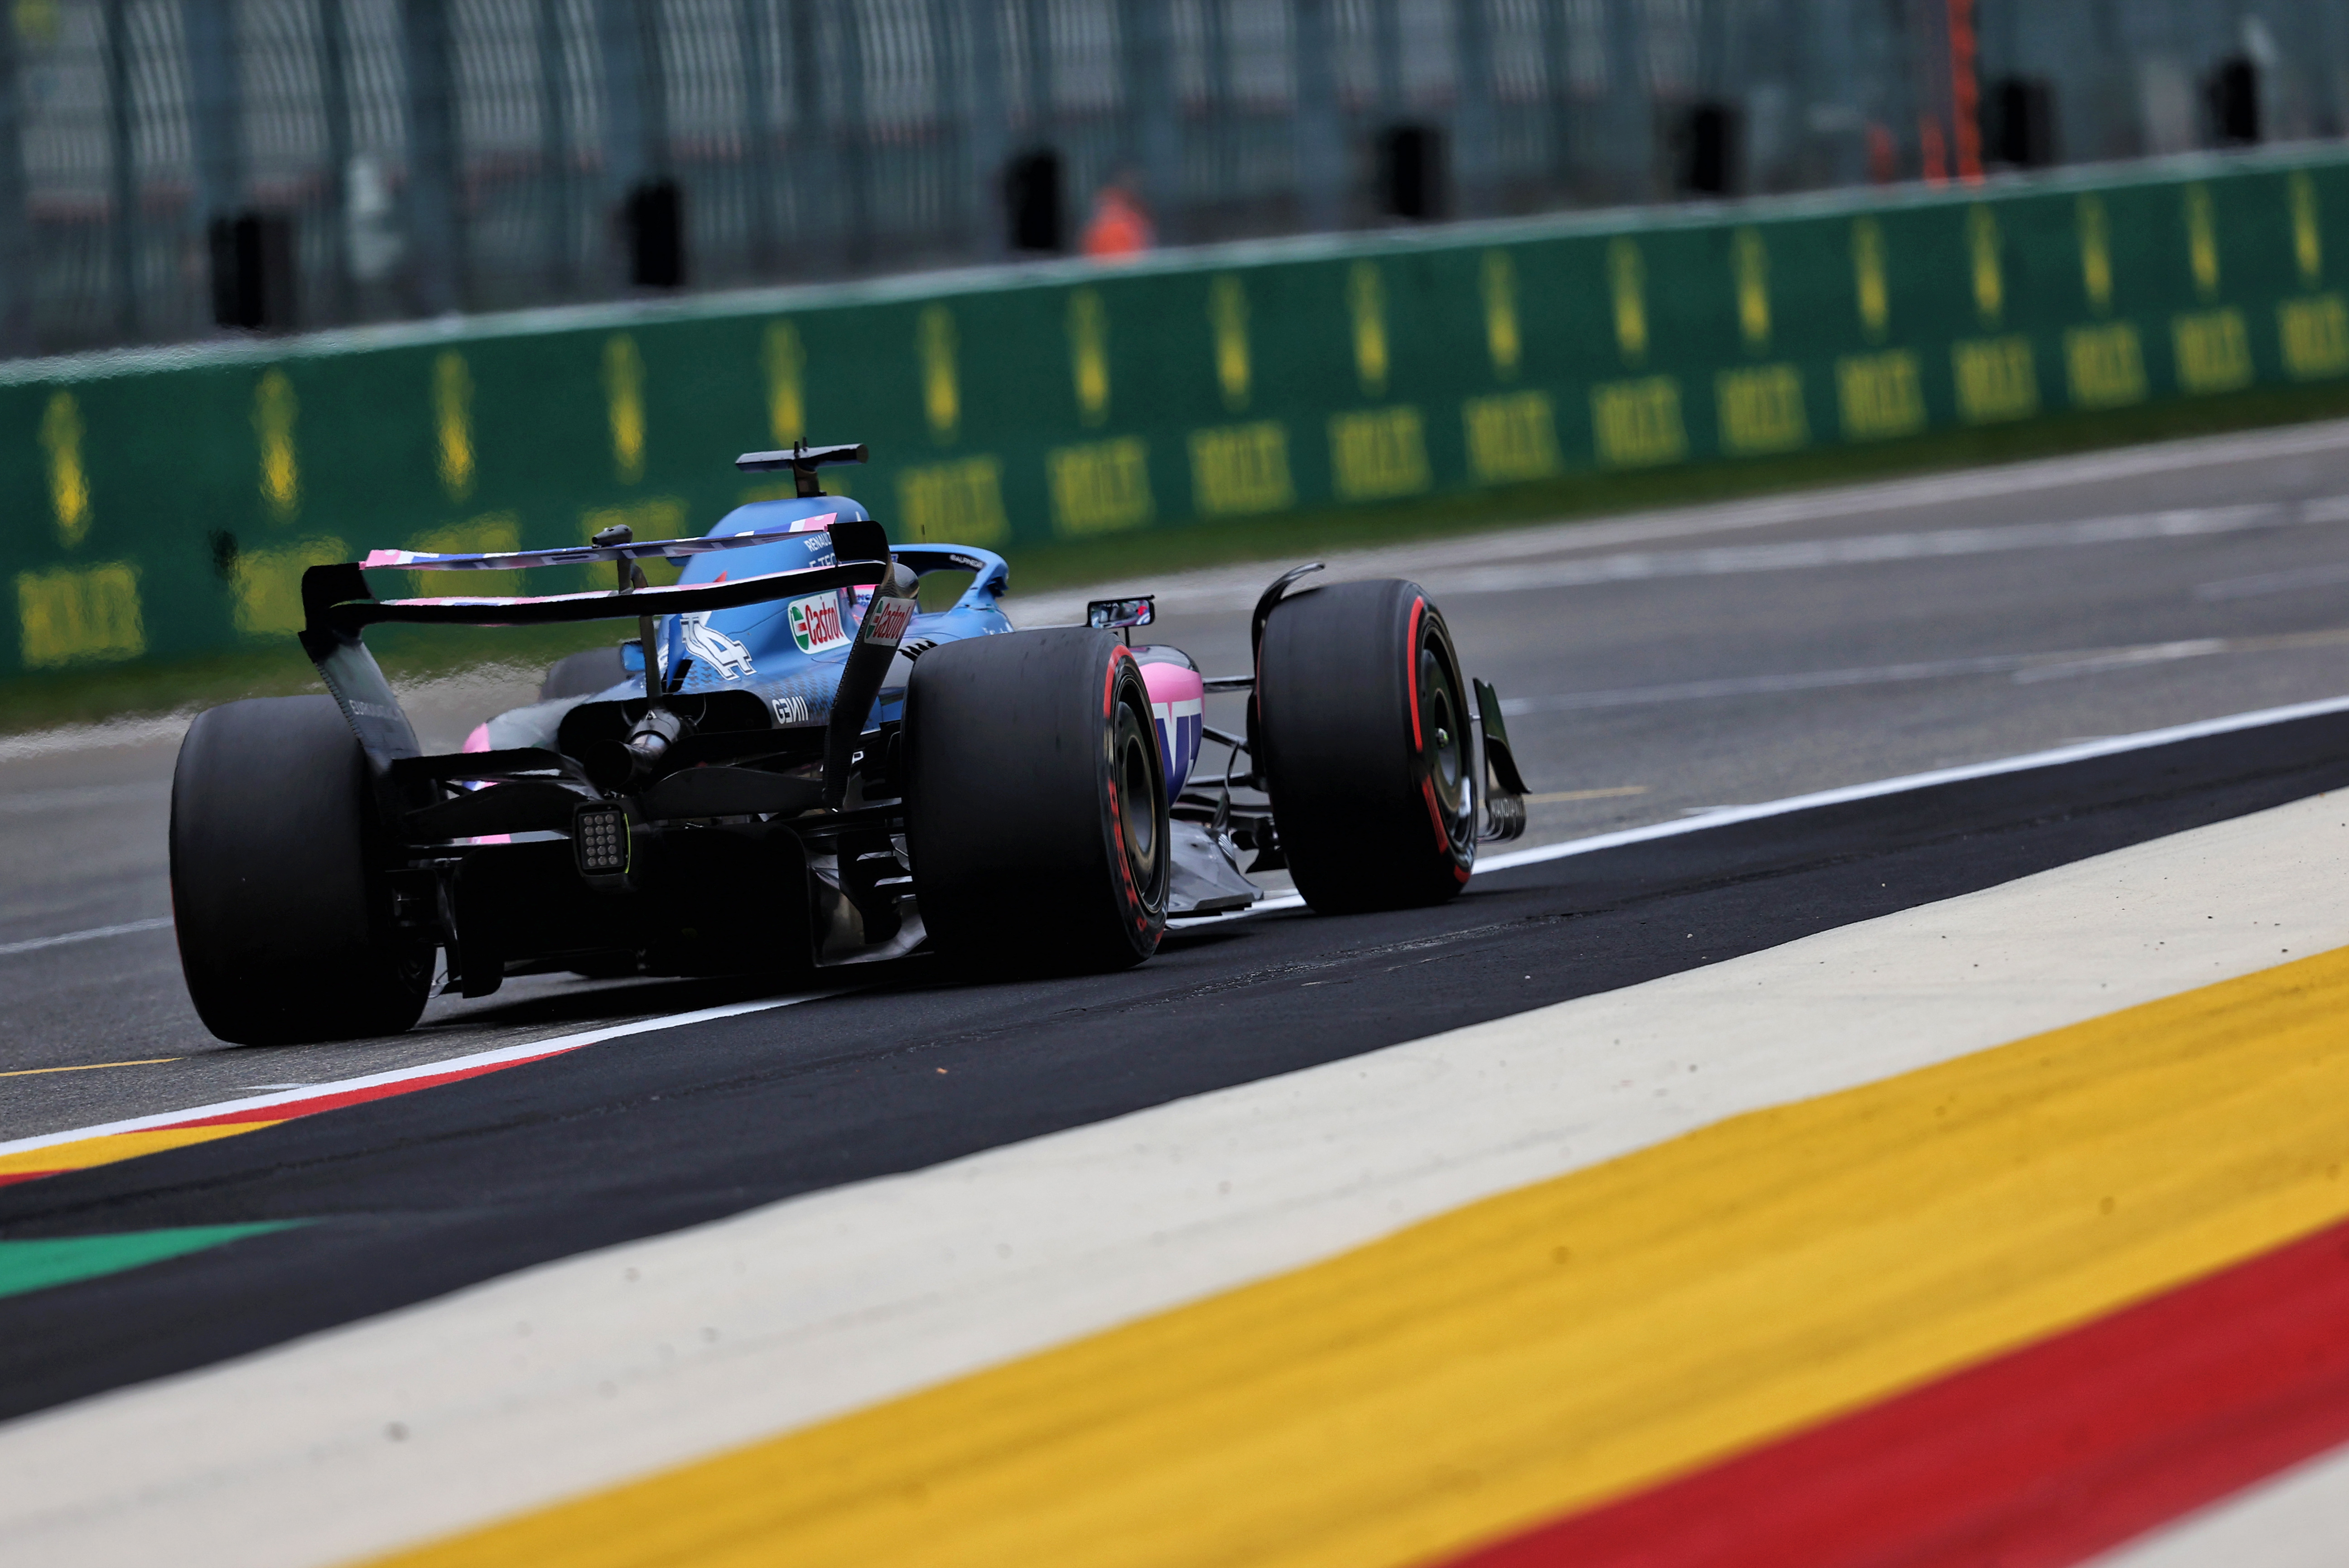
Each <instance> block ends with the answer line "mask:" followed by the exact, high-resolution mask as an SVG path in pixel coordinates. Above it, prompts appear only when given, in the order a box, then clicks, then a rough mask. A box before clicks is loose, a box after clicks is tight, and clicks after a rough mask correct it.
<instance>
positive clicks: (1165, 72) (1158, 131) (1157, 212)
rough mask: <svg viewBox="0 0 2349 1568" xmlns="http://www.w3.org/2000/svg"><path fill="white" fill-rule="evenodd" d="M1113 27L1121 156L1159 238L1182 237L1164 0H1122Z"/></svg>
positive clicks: (1168, 13)
mask: <svg viewBox="0 0 2349 1568" xmlns="http://www.w3.org/2000/svg"><path fill="white" fill-rule="evenodd" d="M1120 12H1121V14H1120V16H1119V17H1118V24H1119V26H1118V30H1119V32H1121V33H1122V34H1123V35H1124V36H1123V42H1124V45H1125V81H1126V92H1127V94H1128V100H1127V103H1126V122H1127V125H1128V126H1129V128H1130V129H1129V130H1128V133H1127V134H1128V136H1129V138H1130V140H1131V142H1132V145H1131V147H1130V148H1129V150H1128V153H1127V156H1128V157H1129V158H1130V159H1132V161H1133V162H1134V163H1135V164H1136V165H1137V166H1138V167H1139V168H1140V170H1141V173H1142V185H1143V193H1144V196H1145V199H1146V201H1147V202H1148V205H1149V208H1150V212H1151V213H1152V216H1153V217H1154V220H1155V221H1156V223H1157V227H1158V236H1159V240H1160V242H1161V243H1162V244H1164V243H1167V242H1172V241H1177V240H1180V239H1182V238H1184V237H1185V229H1186V225H1185V221H1184V219H1185V213H1184V202H1183V157H1182V140H1181V139H1182V131H1181V128H1180V127H1179V126H1178V124H1177V123H1176V120H1175V118H1174V14H1173V12H1174V8H1173V7H1172V6H1170V5H1167V4H1166V3H1165V0H1125V3H1124V4H1123V5H1122V6H1121V7H1120Z"/></svg>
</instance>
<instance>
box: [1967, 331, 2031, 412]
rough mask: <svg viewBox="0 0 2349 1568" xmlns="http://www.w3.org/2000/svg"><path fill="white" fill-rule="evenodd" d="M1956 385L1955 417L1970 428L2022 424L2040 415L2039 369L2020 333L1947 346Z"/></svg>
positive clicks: (1980, 338)
mask: <svg viewBox="0 0 2349 1568" xmlns="http://www.w3.org/2000/svg"><path fill="white" fill-rule="evenodd" d="M1950 369H1951V374H1952V375H1953V376H1954V377H1955V378H1956V379H1957V385H1958V417H1959V418H1960V419H1961V420H1963V421H1966V423H1968V424H1970V425H1986V424H1992V423H1995V422H1996V421H2000V420H2025V419H2029V418H2030V417H2031V416H2032V415H2033V414H2035V413H2037V412H2038V411H2039V368H2038V365H2037V363H2036V362H2035V361H2034V360H2033V356H2032V350H2031V339H2030V338H2029V337H2025V336H2023V334H2022V333H2020V332H2015V333H2010V334H2008V335H2007V336H2005V337H1971V338H1965V339H1962V340H1961V341H1959V342H1956V343H1952V344H1951V345H1950Z"/></svg>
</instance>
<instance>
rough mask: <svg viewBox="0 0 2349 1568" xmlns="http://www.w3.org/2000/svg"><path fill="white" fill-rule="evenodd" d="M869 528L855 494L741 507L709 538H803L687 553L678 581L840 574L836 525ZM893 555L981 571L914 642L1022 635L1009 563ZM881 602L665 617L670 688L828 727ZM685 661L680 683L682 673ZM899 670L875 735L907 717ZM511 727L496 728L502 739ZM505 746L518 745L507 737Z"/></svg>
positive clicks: (928, 618)
mask: <svg viewBox="0 0 2349 1568" xmlns="http://www.w3.org/2000/svg"><path fill="white" fill-rule="evenodd" d="M869 520H870V519H869V514H867V513H866V512H865V510H864V506H863V505H862V504H859V503H857V502H855V501H853V500H851V499H849V498H848V497H846V496H844V495H826V496H818V497H814V498H811V499H807V500H794V501H757V502H752V503H750V504H748V505H745V506H739V507H737V508H735V509H734V510H733V511H732V512H730V513H728V514H726V516H725V517H724V518H722V519H721V520H720V521H719V524H718V525H717V526H716V527H714V528H712V529H710V531H709V537H711V538H720V537H725V536H728V535H737V534H740V533H743V532H746V531H750V530H757V531H760V532H762V533H763V532H768V531H771V530H775V529H778V528H797V529H799V530H801V531H800V532H797V533H792V534H789V535H786V536H784V537H782V538H781V539H778V540H776V541H774V542H773V543H771V544H760V545H750V546H747V547H745V548H743V549H740V550H730V551H728V552H726V553H725V554H723V555H708V556H691V557H688V560H687V563H686V566H685V569H684V570H683V571H682V572H680V573H679V574H678V586H679V587H690V586H694V585H698V584H705V583H717V582H719V581H721V580H724V579H727V578H729V577H733V578H740V577H745V576H763V575H766V574H769V573H779V572H794V571H799V570H802V569H804V568H809V567H818V566H830V565H832V563H833V545H832V535H831V534H830V533H829V531H828V525H829V524H833V523H835V522H841V523H861V522H866V521H869ZM891 554H892V555H893V556H895V558H896V560H897V561H898V563H899V564H900V565H902V566H907V567H909V568H911V569H912V570H913V571H914V572H915V573H916V575H920V576H927V575H928V574H930V573H932V572H968V573H970V574H971V582H970V586H969V587H968V588H966V589H965V590H964V591H963V594H962V597H960V598H958V599H957V600H956V601H955V603H954V604H953V605H952V606H950V607H947V608H946V609H943V610H938V611H936V612H932V613H928V614H924V613H920V612H916V614H915V616H914V618H913V621H912V623H911V625H910V626H909V627H908V628H907V630H906V633H905V641H906V643H908V644H911V645H915V646H920V645H924V644H933V643H940V642H954V641H958V640H960V639H964V638H967V637H988V636H992V635H994V634H996V633H999V632H1007V631H1009V630H1010V629H1012V628H1011V621H1010V618H1009V617H1007V616H1006V615H1005V614H1004V613H1003V609H1002V607H1001V605H1000V604H999V602H998V601H999V598H1000V597H1001V595H1002V594H1003V592H1004V590H1005V588H1006V587H1008V586H1009V579H1010V567H1009V566H1007V565H1006V564H1005V562H1004V560H1003V557H1002V556H998V555H996V554H995V553H994V552H993V551H990V550H980V549H974V548H971V547H968V546H965V545H895V546H894V547H893V548H892V550H891ZM870 597H871V593H870V590H869V589H862V588H851V587H841V588H830V589H823V590H819V591H818V592H816V593H812V594H806V595H801V596H798V597H792V598H789V599H778V600H771V601H769V602H767V603H764V604H754V605H743V606H740V607H736V608H733V609H721V610H714V611H708V612H694V611H688V612H687V613H684V614H679V615H668V616H663V617H660V618H658V619H657V620H656V621H655V622H654V628H655V629H654V639H655V642H656V644H657V649H656V653H657V658H658V659H659V664H660V671H661V675H662V677H663V684H664V686H666V687H667V688H669V689H671V690H673V691H677V692H678V694H679V695H681V696H687V697H692V696H699V695H704V694H707V693H709V692H714V691H749V692H752V693H755V694H756V695H757V696H759V697H760V698H761V700H762V701H765V702H766V703H767V705H768V707H769V709H770V711H772V712H773V714H774V716H775V722H776V723H778V724H781V725H799V724H815V725H822V724H823V723H825V722H827V721H829V720H830V718H831V716H832V707H833V693H834V691H836V690H837V688H838V686H839V684H840V673H841V667H842V665H843V663H844V662H845V661H846V659H847V658H848V649H849V646H850V643H851V641H852V640H853V639H854V635H855V631H856V627H857V624H858V623H859V621H861V620H862V619H863V610H864V601H865V600H867V599H868V598H870ZM626 652H627V653H628V654H629V655H631V656H632V657H630V658H629V659H628V666H629V669H630V671H631V674H630V678H629V679H628V680H625V681H622V682H618V683H616V684H615V685H614V686H613V687H612V688H611V689H610V690H609V691H608V692H606V693H605V694H603V695H605V696H608V697H610V698H615V699H620V700H625V699H626V698H627V697H629V696H631V695H633V694H634V693H635V692H636V691H637V690H639V689H640V687H641V682H642V676H641V674H640V673H638V672H640V671H641V670H643V668H644V665H643V656H642V654H641V653H640V652H638V651H637V649H636V645H635V644H630V645H628V647H627V649H626ZM680 662H682V666H683V670H684V674H683V677H682V679H681V680H679V679H678V678H677V677H675V676H674V675H673V674H672V672H673V671H675V670H678V668H679V666H680ZM892 673H893V674H895V676H896V677H897V679H896V680H895V681H894V682H893V681H891V680H886V679H885V680H884V682H883V685H882V688H881V696H880V699H879V701H877V702H876V703H875V705H874V712H873V717H872V719H871V721H870V722H869V723H868V728H872V729H877V728H879V727H880V726H883V725H889V724H895V723H896V722H898V721H899V720H900V719H902V718H903V716H904V709H905V682H904V675H905V665H904V664H903V663H901V664H900V665H899V666H898V667H897V668H896V669H895V670H893V672H892ZM500 727H501V726H499V725H498V723H497V722H496V721H492V736H493V737H495V736H496V735H497V731H498V729H499V728H500ZM498 743H500V744H505V743H508V742H506V741H505V740H504V739H502V738H500V739H499V740H498Z"/></svg>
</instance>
